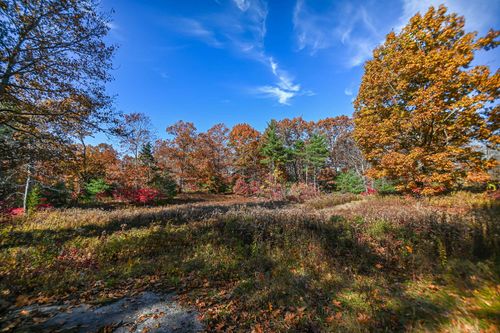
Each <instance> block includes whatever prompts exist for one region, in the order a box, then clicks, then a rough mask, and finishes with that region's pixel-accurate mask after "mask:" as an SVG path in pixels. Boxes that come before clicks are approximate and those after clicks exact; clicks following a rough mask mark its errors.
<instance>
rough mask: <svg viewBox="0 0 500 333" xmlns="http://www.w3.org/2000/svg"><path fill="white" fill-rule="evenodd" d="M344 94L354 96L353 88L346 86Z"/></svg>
mask: <svg viewBox="0 0 500 333" xmlns="http://www.w3.org/2000/svg"><path fill="white" fill-rule="evenodd" d="M344 94H346V95H347V96H352V94H353V92H352V89H351V88H345V89H344Z"/></svg>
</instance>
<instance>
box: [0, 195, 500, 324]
mask: <svg viewBox="0 0 500 333" xmlns="http://www.w3.org/2000/svg"><path fill="white" fill-rule="evenodd" d="M446 200H447V201H446V202H452V201H453V197H451V198H447V199H446ZM443 201H444V199H441V202H440V204H436V203H435V202H431V201H429V200H415V199H407V200H403V199H402V198H399V197H386V198H375V199H370V200H365V201H362V202H360V203H359V204H358V205H356V206H353V207H347V208H342V209H339V210H338V211H335V212H334V215H330V214H316V213H315V211H309V210H308V209H304V207H305V206H303V205H288V206H277V205H274V204H272V203H261V204H249V205H247V206H245V205H241V204H234V205H229V204H211V203H201V204H195V205H179V206H172V207H165V208H161V207H160V208H131V209H119V210H115V211H109V212H105V211H101V210H67V211H53V212H46V213H40V214H37V215H35V216H32V217H30V218H29V219H28V220H24V219H16V220H14V221H11V222H5V223H4V224H3V225H2V226H1V227H0V234H1V236H2V237H1V240H0V278H1V280H0V291H1V292H2V295H3V296H4V297H5V299H6V300H8V301H9V302H11V303H13V304H15V303H17V305H19V306H21V305H23V304H27V303H31V302H45V303H51V302H57V301H60V300H63V299H64V300H72V301H74V302H82V301H85V302H91V303H102V302H108V301H110V300H112V299H114V298H116V297H121V296H123V295H125V294H128V293H131V292H133V291H140V290H144V289H154V290H161V291H176V292H177V293H178V294H179V295H180V300H181V301H182V302H184V303H186V304H190V305H193V306H195V307H197V308H198V309H199V310H200V312H201V314H202V320H203V322H204V324H205V325H206V329H207V330H208V331H212V330H216V328H217V327H218V328H219V329H221V330H224V331H231V330H236V331H251V330H252V329H255V330H256V331H258V330H259V329H260V330H263V331H265V332H268V331H297V332H303V331H311V330H313V331H314V330H316V331H332V332H336V331H348V332H367V331H443V332H453V331H463V330H470V331H479V330H487V329H489V328H492V327H495V325H498V324H499V322H498V318H499V316H500V303H499V301H498V299H500V287H499V277H498V271H499V267H498V260H499V244H500V243H499V238H498V237H499V236H498V235H499V226H498V223H497V221H496V219H495V218H496V216H498V213H499V209H498V205H497V204H495V203H493V202H491V201H488V200H487V199H481V200H480V199H478V198H477V197H474V205H467V203H466V202H465V203H464V202H462V201H461V200H460V201H457V202H456V204H455V205H442V204H441V203H442V202H443ZM306 207H307V206H306ZM450 207H451V208H452V209H449V208H450ZM457 208H460V210H459V211H460V213H459V214H457V213H455V211H456V210H457ZM462 208H463V209H462ZM221 327H222V328H221Z"/></svg>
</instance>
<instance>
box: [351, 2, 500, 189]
mask: <svg viewBox="0 0 500 333" xmlns="http://www.w3.org/2000/svg"><path fill="white" fill-rule="evenodd" d="M464 22H465V21H464V18H463V17H460V16H457V15H456V14H447V10H446V7H444V6H440V7H439V9H437V10H436V9H435V8H434V7H431V8H429V10H428V11H427V13H426V14H425V15H423V16H422V15H420V14H417V15H415V16H414V17H413V18H412V19H411V20H410V22H409V23H408V24H407V25H406V27H404V28H403V30H402V31H401V32H400V33H398V34H396V33H394V32H391V33H390V34H388V35H387V38H386V40H385V43H384V44H383V45H381V46H379V47H377V48H376V49H375V50H374V52H373V59H372V60H369V61H367V62H366V64H365V72H364V75H363V80H362V83H361V86H360V89H359V93H358V96H357V98H356V100H355V103H354V106H355V114H354V122H355V125H356V127H355V132H354V133H355V138H356V140H357V143H358V144H359V146H360V148H361V149H362V151H363V153H364V155H365V157H366V159H367V160H368V161H369V162H370V163H371V165H372V168H371V170H370V171H369V175H371V176H372V177H374V178H381V177H386V178H388V179H390V180H392V181H395V182H396V184H397V185H398V189H400V190H413V191H415V192H421V193H424V194H432V193H436V192H440V191H443V190H446V189H450V188H454V187H457V186H460V185H462V184H464V182H465V181H466V180H467V179H468V178H471V177H474V176H477V175H478V174H480V175H484V176H487V174H486V170H488V169H489V168H491V167H493V166H494V162H493V161H492V160H488V159H486V158H484V156H483V154H482V153H481V152H480V151H479V150H478V149H476V148H475V147H473V145H474V143H484V144H487V145H492V146H495V145H498V144H499V143H500V136H499V135H498V126H499V123H498V118H495V117H498V107H493V106H494V104H495V103H497V99H498V91H499V88H500V73H499V72H498V71H497V72H496V73H494V74H492V73H491V72H490V69H489V67H487V66H472V64H471V63H472V61H473V60H474V55H475V52H476V51H479V50H488V49H490V48H493V47H495V46H497V45H498V44H499V42H498V40H497V37H498V36H499V32H498V31H492V30H490V32H489V33H488V34H487V35H486V36H484V37H482V38H476V36H477V34H476V33H466V32H465V31H464Z"/></svg>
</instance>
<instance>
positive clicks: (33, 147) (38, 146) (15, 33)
mask: <svg viewBox="0 0 500 333" xmlns="http://www.w3.org/2000/svg"><path fill="white" fill-rule="evenodd" d="M0 17H2V19H1V20H0V31H1V43H0V126H1V127H2V128H9V129H10V130H12V131H13V135H12V138H13V139H14V140H16V141H19V142H20V144H21V145H22V146H23V147H24V149H22V150H18V152H17V153H18V154H21V153H24V154H25V156H24V157H23V163H21V164H22V165H20V166H19V168H22V169H23V170H20V169H18V171H21V172H22V173H23V174H24V175H26V182H25V184H26V189H25V191H24V192H25V194H26V193H27V192H28V188H29V184H30V182H31V180H30V179H31V176H32V175H34V174H35V173H36V168H35V165H36V164H37V163H38V162H40V161H49V160H50V159H51V154H46V153H42V151H43V152H54V153H55V154H56V155H59V157H62V154H59V153H58V152H59V151H60V150H64V151H63V152H62V153H68V152H69V151H70V150H68V149H67V148H68V147H69V145H70V144H71V142H72V141H73V139H74V138H75V137H77V136H78V133H81V132H82V131H80V130H81V129H86V130H88V131H91V132H94V131H97V130H106V129H110V128H112V127H113V125H114V121H113V120H114V114H113V112H111V111H110V110H111V109H110V108H109V105H110V98H109V97H108V96H107V95H106V92H105V83H106V82H107V81H109V80H110V79H111V77H110V75H109V71H110V70H111V58H112V55H113V52H114V47H113V46H110V45H107V44H106V43H105V42H104V37H105V36H106V35H107V33H108V31H109V24H108V23H109V18H108V16H107V15H103V14H102V13H101V12H99V2H98V1H97V0H90V1H78V0H68V1H58V0H46V1H29V0H16V1H14V0H5V1H1V2H0ZM21 140H22V141H21ZM0 158H2V159H3V158H4V156H0ZM25 197H26V195H25ZM25 201H26V200H25Z"/></svg>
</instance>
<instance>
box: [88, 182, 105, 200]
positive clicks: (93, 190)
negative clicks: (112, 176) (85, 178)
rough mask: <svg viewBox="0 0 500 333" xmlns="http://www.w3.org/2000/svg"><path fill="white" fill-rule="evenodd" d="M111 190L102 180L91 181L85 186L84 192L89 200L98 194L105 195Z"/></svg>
mask: <svg viewBox="0 0 500 333" xmlns="http://www.w3.org/2000/svg"><path fill="white" fill-rule="evenodd" d="M110 189H111V186H110V185H109V184H107V183H106V181H105V180H104V179H102V178H98V179H92V180H91V181H89V182H88V183H87V184H85V191H86V192H87V194H88V196H89V197H90V198H89V199H91V200H92V199H95V197H96V196H97V195H99V194H105V193H106V192H108V191H109V190H110Z"/></svg>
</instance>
